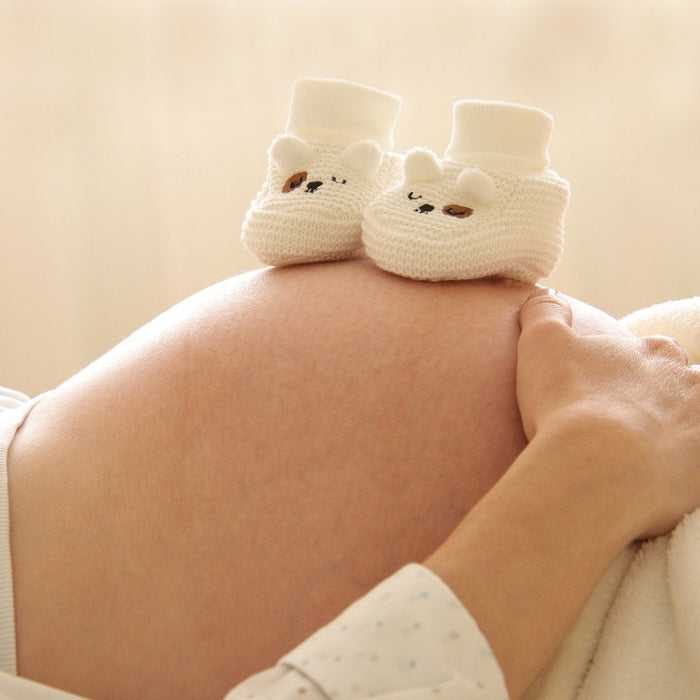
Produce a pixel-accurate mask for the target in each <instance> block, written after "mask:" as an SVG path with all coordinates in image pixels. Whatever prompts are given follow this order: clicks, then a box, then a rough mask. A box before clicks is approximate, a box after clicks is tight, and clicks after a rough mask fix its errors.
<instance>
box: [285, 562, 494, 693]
mask: <svg viewBox="0 0 700 700" xmlns="http://www.w3.org/2000/svg"><path fill="white" fill-rule="evenodd" d="M280 663H282V664H284V665H286V666H289V667H291V668H294V669H296V670H297V671H299V672H300V673H302V674H303V675H304V676H306V677H307V678H309V679H311V680H312V681H313V682H314V683H315V684H316V685H317V686H318V687H319V688H321V690H322V691H323V692H324V693H325V695H326V696H327V697H329V698H334V700H335V699H337V700H362V699H364V698H370V697H372V698H381V697H382V696H391V697H401V698H411V699H412V700H422V699H423V698H426V699H427V698H431V699H433V698H434V697H435V694H436V693H439V694H440V697H441V698H443V700H472V699H477V698H479V699H480V700H507V698H508V693H507V690H506V687H505V682H504V680H503V675H502V673H501V670H500V668H499V666H498V663H497V661H496V659H495V657H494V656H493V653H492V652H491V649H490V647H489V644H488V642H487V641H486V639H485V638H484V636H483V634H482V633H481V631H480V630H479V628H478V627H477V625H476V622H475V621H474V620H473V619H472V617H471V616H470V615H469V613H468V612H467V611H466V609H465V608H464V606H463V605H462V604H461V602H460V601H459V599H458V598H457V597H456V596H455V595H454V593H453V592H452V591H451V590H450V589H449V588H448V587H447V586H446V585H445V583H444V582H443V581H442V580H441V579H440V578H439V577H437V576H436V575H435V574H433V573H432V572H431V571H429V570H428V569H426V568H425V567H423V566H420V565H418V564H410V565H408V566H406V567H404V568H403V569H401V570H400V571H399V572H398V573H396V574H394V576H392V577H390V578H388V579H386V580H385V581H383V582H382V583H380V584H379V585H378V586H377V587H376V588H375V589H373V590H372V591H370V593H368V594H367V595H366V596H364V597H363V598H361V599H360V600H359V601H357V602H356V603H355V604H353V605H352V606H350V607H349V608H348V609H347V610H346V611H345V612H344V613H343V614H341V615H340V616H339V617H338V618H336V619H335V620H334V621H333V622H332V623H331V624H330V625H328V626H327V627H324V628H323V629H321V630H320V631H319V632H317V633H316V634H315V635H313V636H312V637H310V638H309V639H308V640H307V641H305V642H304V643H303V644H301V645H300V646H299V647H297V648H296V649H295V650H294V651H292V652H291V653H290V654H288V655H287V656H285V657H284V658H283V659H282V660H281V662H280Z"/></svg>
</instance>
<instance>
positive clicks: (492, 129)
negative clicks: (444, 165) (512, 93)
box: [445, 100, 554, 175]
mask: <svg viewBox="0 0 700 700" xmlns="http://www.w3.org/2000/svg"><path fill="white" fill-rule="evenodd" d="M553 124H554V121H553V119H552V117H551V115H549V114H548V113H547V112H544V111H543V110H541V109H537V108H535V107H525V106H522V105H516V104H511V103H508V102H484V101H481V100H463V101H461V102H457V103H456V104H455V106H454V116H453V121H452V138H451V140H450V145H449V146H448V147H447V151H446V152H445V157H446V158H447V159H448V160H452V161H455V162H457V163H468V164H469V165H476V166H479V167H482V168H485V169H486V170H505V171H507V172H510V173H512V174H522V175H525V174H536V173H539V172H542V171H543V170H545V169H546V168H547V167H548V165H549V153H548V148H549V139H550V136H551V135H552V127H553Z"/></svg>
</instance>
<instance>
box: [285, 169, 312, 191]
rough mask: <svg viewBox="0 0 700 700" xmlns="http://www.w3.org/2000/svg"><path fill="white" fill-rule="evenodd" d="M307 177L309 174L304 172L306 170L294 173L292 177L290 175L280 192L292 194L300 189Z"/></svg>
mask: <svg viewBox="0 0 700 700" xmlns="http://www.w3.org/2000/svg"><path fill="white" fill-rule="evenodd" d="M308 176H309V174H308V173H307V172H306V170H302V171H301V172H300V173H294V175H292V176H291V177H290V178H289V179H288V180H287V182H285V183H284V187H283V188H282V192H294V190H296V189H298V188H299V187H301V185H302V183H303V182H305V181H306V178H307V177H308Z"/></svg>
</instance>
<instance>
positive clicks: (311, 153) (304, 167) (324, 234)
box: [242, 78, 401, 265]
mask: <svg viewBox="0 0 700 700" xmlns="http://www.w3.org/2000/svg"><path fill="white" fill-rule="evenodd" d="M400 107H401V100H400V99H399V98H398V97H395V96H394V95H390V94H388V93H385V92H382V91H380V90H376V89H374V88H370V87H365V86H364V85H358V84H356V83H349V82H346V81H343V80H321V79H315V78H302V79H300V80H298V81H297V82H296V83H295V85H294V90H293V95H292V101H291V106H290V110H289V118H288V121H287V128H286V133H284V134H282V135H280V136H278V137H277V138H276V139H275V140H274V141H273V143H272V146H271V147H270V150H269V152H268V153H269V159H268V170H267V179H266V181H265V184H264V185H263V188H262V190H261V191H260V193H259V194H258V196H257V197H256V199H255V200H254V201H253V203H252V205H251V207H250V209H249V210H248V213H247V214H246V218H245V221H244V222H243V229H242V240H243V243H244V245H245V246H246V248H248V249H249V250H250V251H251V252H253V253H254V254H255V255H256V256H257V257H258V258H259V259H260V260H261V261H262V262H264V263H266V264H268V265H291V264H294V263H303V262H318V261H324V260H342V259H344V258H348V257H349V256H351V255H352V254H353V253H354V252H355V251H356V250H357V249H358V248H360V247H361V246H362V230H361V225H360V224H361V220H362V212H363V210H364V208H365V207H366V206H367V204H368V203H369V202H370V201H371V200H372V199H374V198H375V197H376V196H377V195H378V194H380V193H381V192H383V191H384V190H385V189H387V188H388V187H391V186H393V185H394V184H396V183H397V182H398V181H399V180H400V178H401V158H400V157H399V156H398V155H396V154H394V153H391V152H389V149H390V148H391V147H392V145H393V129H394V124H395V122H396V118H397V116H398V113H399V109H400Z"/></svg>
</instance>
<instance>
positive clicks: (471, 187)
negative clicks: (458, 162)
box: [457, 168, 496, 204]
mask: <svg viewBox="0 0 700 700" xmlns="http://www.w3.org/2000/svg"><path fill="white" fill-rule="evenodd" d="M457 191H458V192H459V194H460V195H462V196H463V197H466V198H467V199H469V200H470V201H471V202H474V203H475V204H490V203H491V202H493V200H494V199H496V183H495V182H494V181H493V180H492V179H491V178H490V177H489V176H488V175H487V174H486V173H485V172H484V171H483V170H478V169H477V168H467V169H466V170H463V171H462V172H461V173H460V175H459V177H458V178H457Z"/></svg>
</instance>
